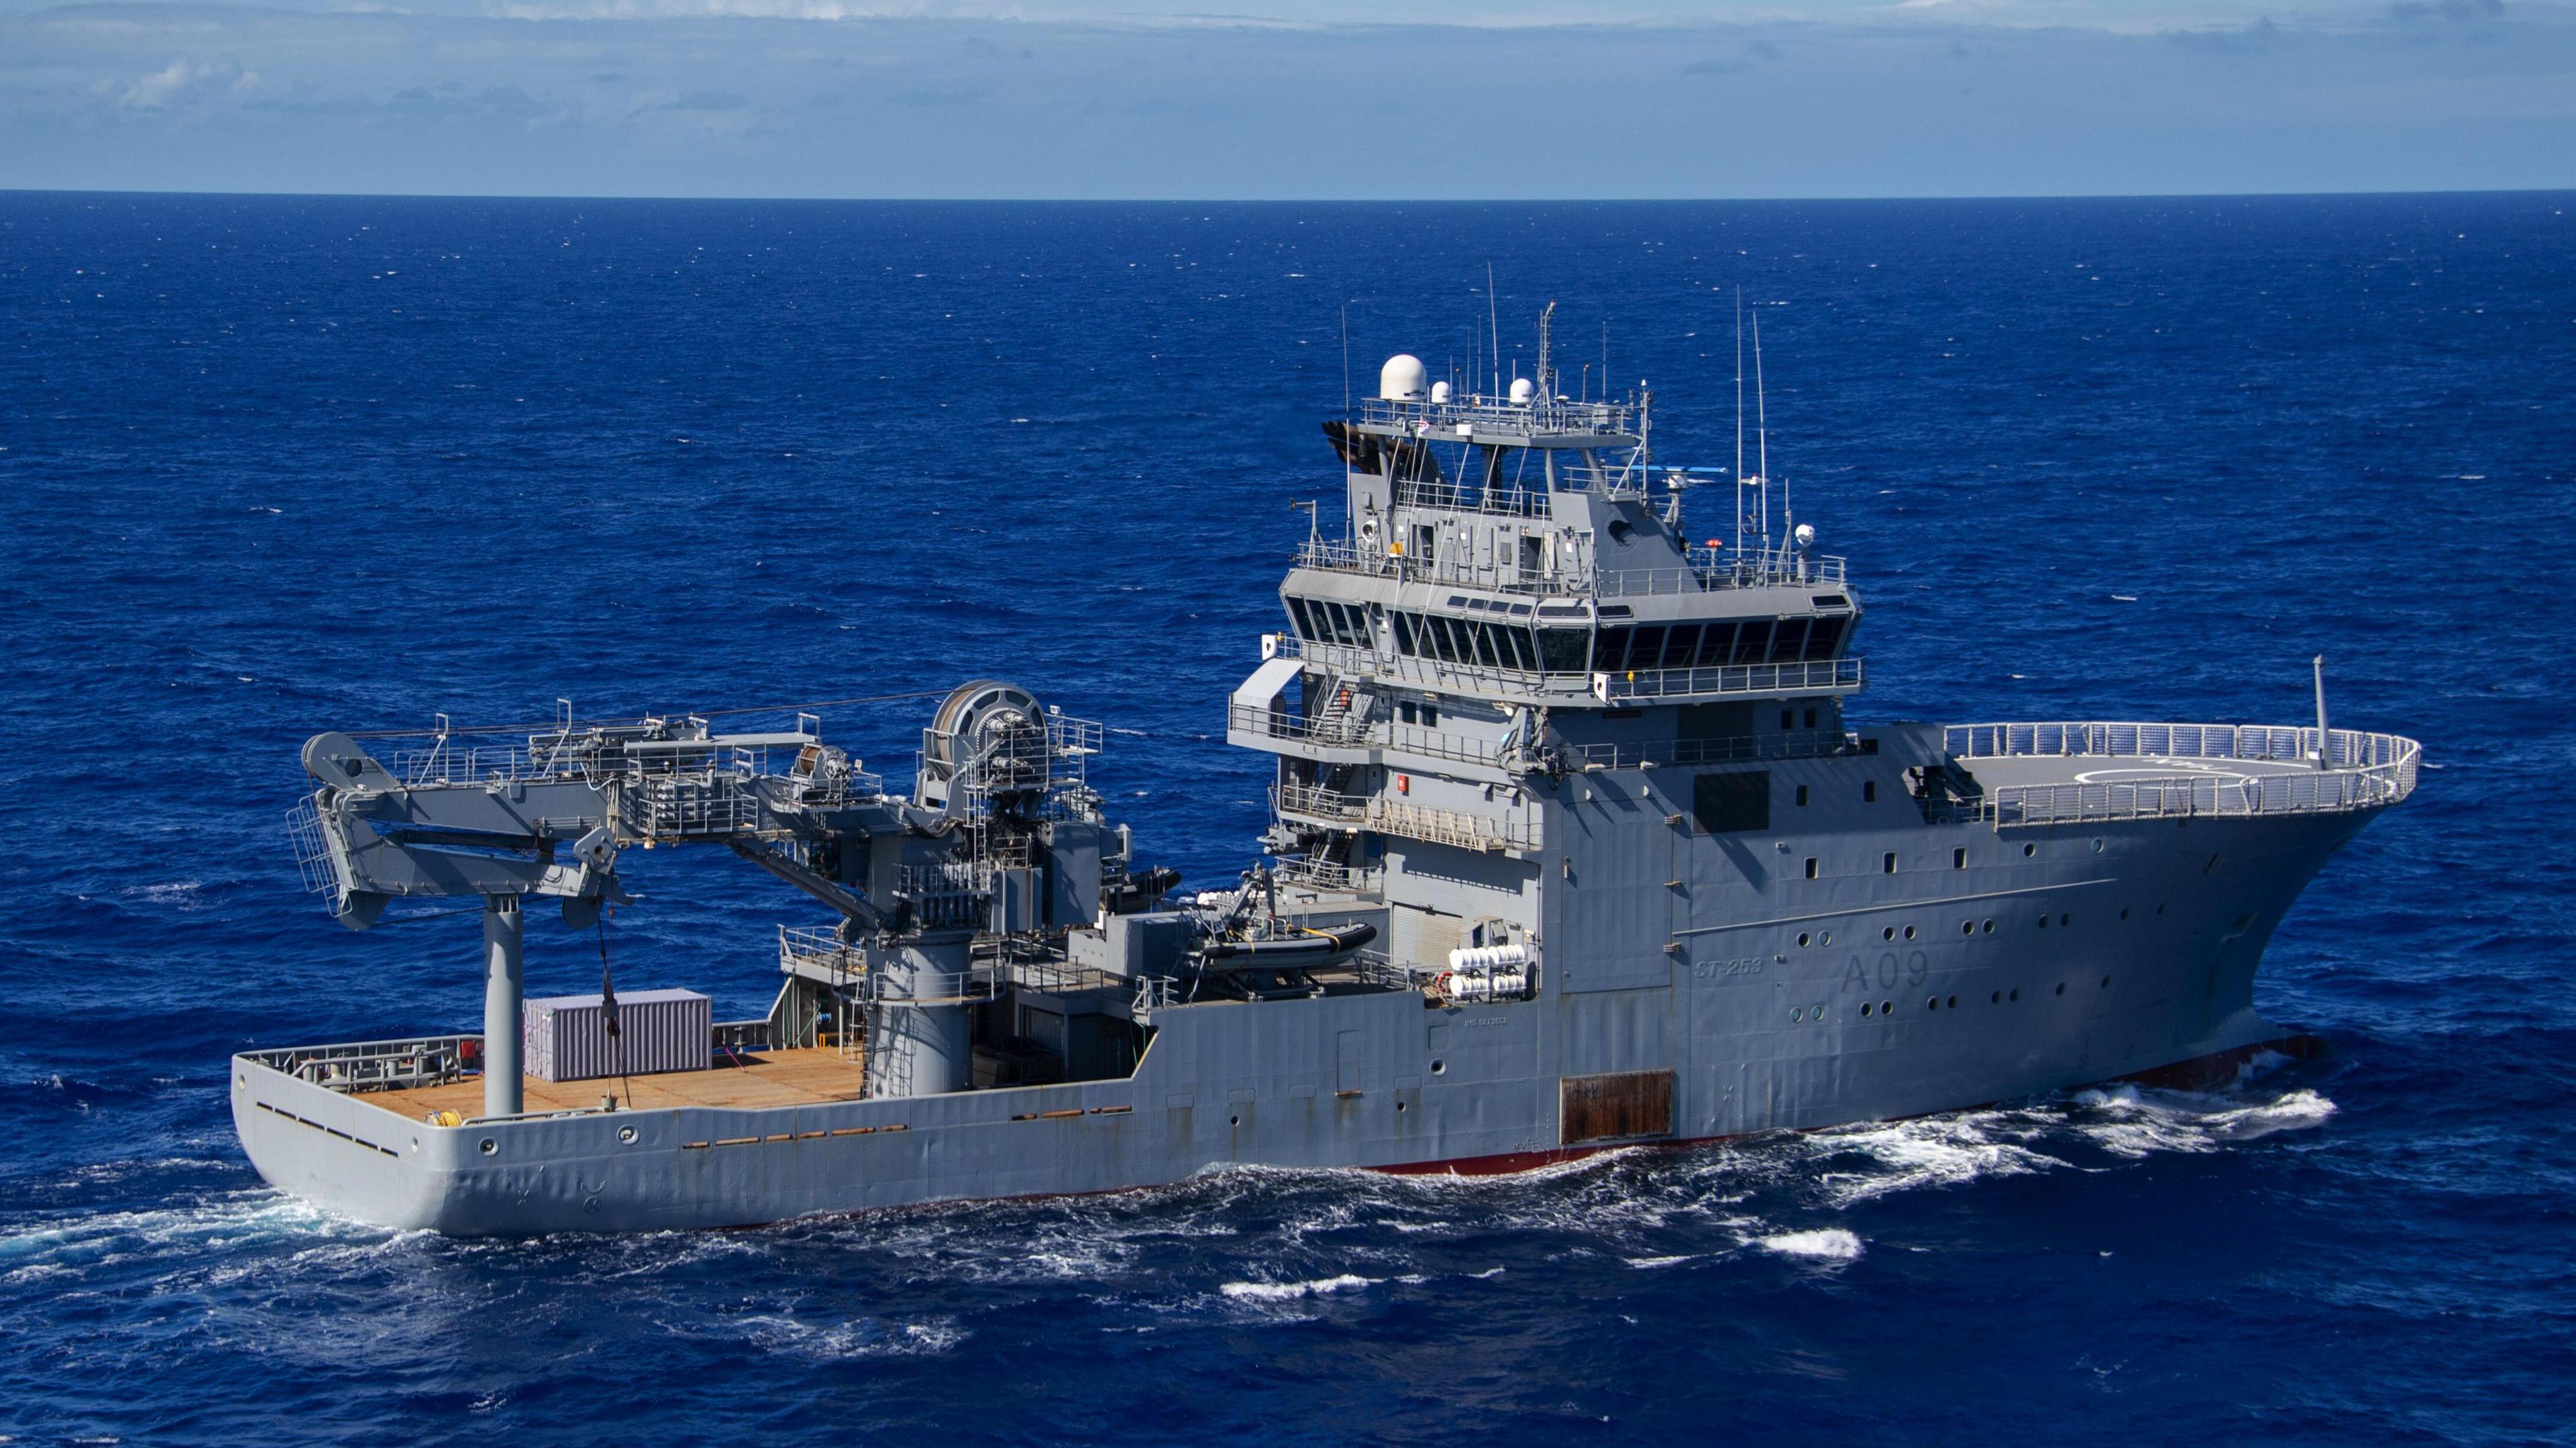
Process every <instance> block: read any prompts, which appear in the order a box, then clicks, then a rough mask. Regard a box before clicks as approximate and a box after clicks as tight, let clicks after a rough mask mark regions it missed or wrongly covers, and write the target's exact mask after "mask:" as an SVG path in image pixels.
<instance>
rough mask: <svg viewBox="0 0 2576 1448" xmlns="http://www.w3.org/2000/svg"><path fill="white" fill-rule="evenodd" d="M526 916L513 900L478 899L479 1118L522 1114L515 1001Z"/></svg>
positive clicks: (522, 971)
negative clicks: (480, 981)
mask: <svg viewBox="0 0 2576 1448" xmlns="http://www.w3.org/2000/svg"><path fill="white" fill-rule="evenodd" d="M526 943H527V917H525V916H523V915H521V914H520V913H519V897H518V896H516V895H486V896H484V897H483V1114H484V1115H486V1116H516V1115H518V1114H519V1113H520V1112H521V1111H522V1110H525V1109H526V1101H525V1097H524V1094H523V1091H522V1083H521V1080H520V1073H521V1070H522V1067H523V1063H522V1062H521V1060H520V1039H519V999H520V996H521V994H522V989H521V988H522V985H523V983H524V981H525V979H526V975H527V957H526V949H525V947H526Z"/></svg>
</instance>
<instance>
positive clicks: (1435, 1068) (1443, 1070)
mask: <svg viewBox="0 0 2576 1448" xmlns="http://www.w3.org/2000/svg"><path fill="white" fill-rule="evenodd" d="M1431 1074H1432V1075H1434V1076H1446V1075H1448V1074H1449V1063H1448V1062H1446V1061H1434V1062H1432V1063H1431Z"/></svg>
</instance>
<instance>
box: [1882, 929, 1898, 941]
mask: <svg viewBox="0 0 2576 1448" xmlns="http://www.w3.org/2000/svg"><path fill="white" fill-rule="evenodd" d="M1878 938H1879V939H1881V940H1894V939H1895V938H1896V927H1895V926H1893V925H1890V926H1888V927H1887V928H1886V929H1884V930H1881V931H1879V932H1878Z"/></svg>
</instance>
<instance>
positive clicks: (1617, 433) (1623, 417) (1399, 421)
mask: <svg viewBox="0 0 2576 1448" xmlns="http://www.w3.org/2000/svg"><path fill="white" fill-rule="evenodd" d="M1636 419H1637V409H1636V406H1635V404H1633V403H1627V402H1568V401H1565V400H1562V399H1558V398H1545V397H1538V398H1532V399H1531V400H1530V401H1528V402H1526V403H1522V404H1520V405H1517V406H1515V405H1513V404H1512V403H1509V402H1505V401H1502V400H1499V399H1496V398H1491V397H1486V396H1483V395H1481V394H1474V393H1471V394H1469V395H1467V396H1465V397H1461V398H1456V399H1453V400H1451V401H1448V402H1431V401H1428V400H1412V399H1398V398H1385V397H1364V398H1361V399H1359V401H1358V404H1357V407H1356V409H1355V415H1354V417H1353V418H1352V421H1353V422H1355V423H1357V424H1359V425H1360V426H1363V427H1385V428H1394V429H1397V430H1399V431H1401V432H1403V433H1404V434H1405V435H1407V436H1410V437H1414V438H1418V439H1421V440H1423V441H1429V440H1431V439H1433V438H1438V439H1439V440H1441V441H1443V442H1452V441H1456V440H1457V439H1459V438H1461V437H1469V436H1491V437H1500V438H1515V437H1533V436H1536V437H1576V438H1601V439H1609V440H1613V441H1624V442H1627V443H1629V444H1631V445H1633V444H1634V443H1636V442H1637V441H1638V434H1637V429H1636V427H1635V426H1634V424H1635V422H1636ZM1462 427H1464V428H1468V429H1470V430H1471V431H1470V432H1468V433H1461V432H1460V431H1459V430H1458V429H1460V428H1462Z"/></svg>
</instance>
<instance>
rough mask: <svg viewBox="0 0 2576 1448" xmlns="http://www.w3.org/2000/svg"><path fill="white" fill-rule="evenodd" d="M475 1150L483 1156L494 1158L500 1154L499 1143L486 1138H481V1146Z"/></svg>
mask: <svg viewBox="0 0 2576 1448" xmlns="http://www.w3.org/2000/svg"><path fill="white" fill-rule="evenodd" d="M476 1150H478V1151H480V1152H482V1153H483V1154H484V1155H485V1156H496V1155H498V1154H499V1153H500V1150H501V1143H499V1142H497V1141H494V1140H493V1139H492V1138H490V1137H488V1136H487V1137H485V1138H483V1143H482V1145H481V1146H479V1147H477V1148H476Z"/></svg>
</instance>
